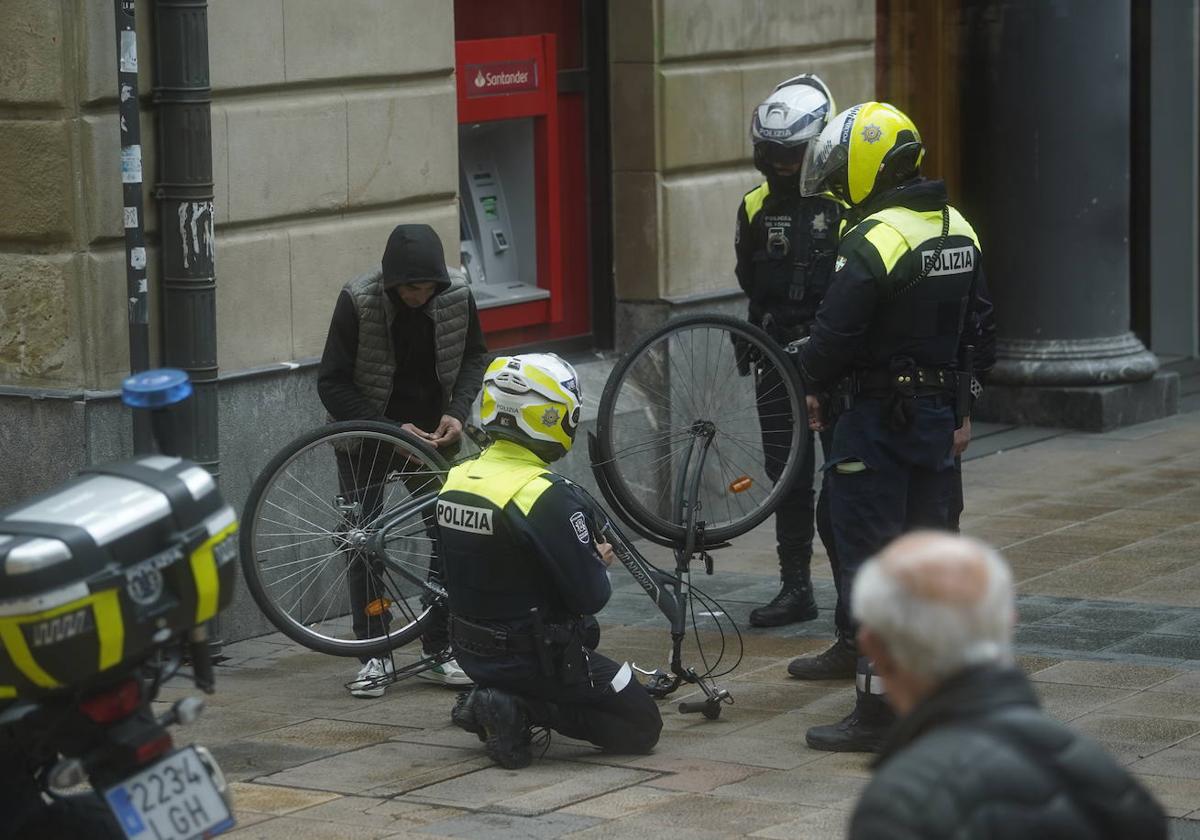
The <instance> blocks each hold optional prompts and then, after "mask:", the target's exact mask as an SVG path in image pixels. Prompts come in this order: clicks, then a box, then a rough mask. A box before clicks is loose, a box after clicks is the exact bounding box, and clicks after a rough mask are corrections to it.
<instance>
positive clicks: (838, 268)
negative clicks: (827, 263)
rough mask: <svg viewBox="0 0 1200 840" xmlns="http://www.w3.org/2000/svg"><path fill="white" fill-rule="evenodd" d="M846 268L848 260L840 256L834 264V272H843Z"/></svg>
mask: <svg viewBox="0 0 1200 840" xmlns="http://www.w3.org/2000/svg"><path fill="white" fill-rule="evenodd" d="M845 267H846V258H845V257H843V256H840V255H839V256H838V258H837V260H836V261H835V262H834V264H833V270H834V271H841V270H842V269H843V268H845Z"/></svg>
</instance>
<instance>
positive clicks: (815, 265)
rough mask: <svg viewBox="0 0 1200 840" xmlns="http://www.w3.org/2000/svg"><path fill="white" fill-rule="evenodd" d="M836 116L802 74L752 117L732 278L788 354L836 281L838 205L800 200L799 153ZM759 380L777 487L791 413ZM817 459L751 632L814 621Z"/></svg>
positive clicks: (785, 524) (790, 512)
mask: <svg viewBox="0 0 1200 840" xmlns="http://www.w3.org/2000/svg"><path fill="white" fill-rule="evenodd" d="M833 113H834V104H833V96H832V95H831V94H830V92H829V88H828V87H826V86H825V83H824V82H822V81H821V80H820V79H819V78H817V77H816V76H811V75H807V74H806V75H800V76H795V77H794V78H791V79H788V80H786V81H784V82H781V83H780V84H779V85H777V86H776V88H775V90H774V91H772V92H771V95H770V96H768V97H767V98H766V100H764V101H763V103H762V104H761V105H759V106H758V107H757V108H756V109H755V110H754V115H753V117H752V118H751V123H750V139H751V141H752V142H753V144H754V165H755V167H757V168H758V170H759V171H760V172H762V174H763V175H764V176H766V180H765V181H764V182H763V183H762V184H760V185H759V186H757V187H755V188H754V189H752V190H750V192H748V193H746V195H745V197H744V198H743V199H742V202H741V204H740V205H739V206H738V211H737V228H736V234H735V238H734V248H735V251H736V252H737V267H736V269H735V271H736V274H737V279H738V284H739V285H740V286H741V287H742V290H743V291H744V292H745V293H746V295H747V296H748V297H749V299H750V311H749V320H750V322H751V323H753V324H756V325H758V326H760V327H763V328H764V329H765V330H766V332H767V333H768V334H769V335H770V336H771V338H773V339H774V340H776V341H777V342H779V343H780V344H784V345H786V344H787V343H789V342H791V341H794V340H796V339H799V338H802V337H804V336H805V335H807V334H808V329H809V325H810V324H811V323H812V320H813V318H814V316H815V315H816V312H817V307H818V306H819V305H820V303H821V299H822V297H823V296H824V294H825V289H826V288H827V286H828V284H829V279H830V276H831V275H832V273H833V263H834V258H835V256H836V250H837V236H838V225H839V220H840V218H841V214H842V204H841V203H840V202H839V201H838V200H837V199H835V198H834V197H833V196H832V195H815V196H804V195H801V193H800V167H801V165H802V164H803V162H804V158H805V153H806V151H807V149H808V146H809V144H810V143H811V142H812V141H813V140H815V139H816V138H817V136H818V135H819V134H820V133H821V130H822V129H823V128H824V127H825V125H826V123H827V122H828V121H829V119H830V117H831V116H832V115H833ZM747 372H748V371H747ZM756 375H757V376H758V381H757V382H756V391H757V394H758V413H759V422H760V426H761V428H762V434H763V449H764V452H765V454H766V456H767V464H766V466H767V471H768V475H769V476H770V477H771V478H772V479H776V478H777V477H778V475H779V472H780V471H781V470H782V467H783V465H784V464H785V463H786V462H787V456H788V452H787V447H786V444H785V445H783V446H780V445H779V444H777V443H775V442H773V439H775V440H777V439H780V438H781V439H783V440H785V441H786V440H789V439H790V435H791V429H790V428H784V427H783V426H784V425H785V424H786V425H788V426H790V423H791V420H792V418H791V411H790V409H789V408H788V407H787V401H786V397H785V396H783V394H784V391H783V389H782V388H781V387H780V383H779V382H777V381H775V376H776V374H774V373H773V372H767V373H762V374H759V373H757V372H756ZM822 443H823V444H827V443H828V433H823V434H822ZM826 451H828V449H827V447H826ZM814 458H815V454H814V447H813V436H812V434H811V433H810V434H809V436H808V445H807V446H806V447H805V452H804V465H803V467H802V468H801V470H800V475H799V477H798V478H797V479H796V483H795V487H794V489H793V491H792V492H791V493H790V494H788V496H787V497H786V498H785V499H784V500H783V502H782V504H781V505H780V507H779V509H778V511H777V512H776V514H775V535H776V541H777V543H778V546H777V551H778V555H779V571H780V579H781V586H780V591H779V594H778V595H776V596H775V598H774V599H773V600H772V601H771V602H770V603H768V604H766V605H765V606H762V607H759V608H757V609H755V610H753V611H752V612H751V613H750V623H751V624H752V625H754V626H756V627H775V626H779V625H783V624H790V623H792V622H796V621H809V620H811V619H814V618H816V617H817V605H816V602H815V601H814V600H813V593H812V581H811V578H810V575H809V563H810V561H811V559H812V545H813V530H814V529H813V519H814V507H816V506H815V505H814V493H813V472H814V463H815V462H814ZM818 514H819V515H818V516H817V520H818V523H819V524H820V525H821V526H822V527H821V534H822V541H823V542H824V543H825V547H826V549H827V550H828V551H829V553H830V560H831V562H833V563H834V564H836V559H835V558H834V556H833V544H832V540H831V539H830V538H827V537H828V529H827V527H825V524H826V522H827V516H825V515H824V514H825V510H824V501H823V494H822V503H821V505H820V507H819V509H818Z"/></svg>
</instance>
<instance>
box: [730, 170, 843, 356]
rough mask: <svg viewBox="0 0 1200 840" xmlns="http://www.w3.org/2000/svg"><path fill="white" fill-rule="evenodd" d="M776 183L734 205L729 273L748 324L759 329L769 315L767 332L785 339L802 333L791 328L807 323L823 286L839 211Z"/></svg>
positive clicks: (770, 182) (833, 251)
mask: <svg viewBox="0 0 1200 840" xmlns="http://www.w3.org/2000/svg"><path fill="white" fill-rule="evenodd" d="M779 180H780V179H770V180H768V181H765V182H763V183H762V184H760V185H759V186H757V187H755V188H754V189H752V190H750V191H749V192H748V193H746V195H745V197H743V198H742V201H741V203H740V204H739V205H738V210H737V227H736V228H735V234H734V240H733V245H734V252H735V253H736V255H737V264H736V266H735V268H734V273H735V274H736V275H737V281H738V285H739V286H741V287H742V291H744V292H745V293H746V296H747V297H748V298H749V299H750V313H749V315H750V322H751V323H753V324H756V325H758V326H763V325H764V319H766V317H767V316H768V315H769V316H770V321H769V324H770V325H773V327H772V328H771V331H772V333H773V334H775V336H776V337H777V338H781V339H785V340H790V339H792V338H798V337H799V335H800V334H802V332H803V331H800V332H797V331H795V330H794V328H796V327H802V328H806V327H807V326H808V324H809V323H811V322H812V319H813V318H814V317H815V316H816V313H817V307H818V306H820V305H821V298H822V297H824V295H825V290H826V289H827V288H828V287H829V281H830V278H831V277H832V275H833V262H834V258H835V257H836V256H837V241H838V227H839V224H840V220H841V214H842V206H841V205H840V204H839V203H838V202H837V201H836V200H835V199H833V198H832V197H829V198H826V197H824V196H813V197H806V196H802V195H800V192H799V190H798V189H797V188H796V186H795V184H794V183H788V184H785V183H777V182H778V181H779ZM776 328H778V332H776ZM789 330H790V331H789Z"/></svg>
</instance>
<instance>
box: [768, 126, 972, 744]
mask: <svg viewBox="0 0 1200 840" xmlns="http://www.w3.org/2000/svg"><path fill="white" fill-rule="evenodd" d="M924 153H925V148H924V146H923V145H922V143H921V137H920V135H919V134H918V133H917V128H916V126H915V125H913V122H912V120H910V119H909V118H908V117H907V116H905V115H904V114H903V113H901V112H900V111H899V110H897V109H896V108H894V107H893V106H891V105H888V104H885V103H880V102H867V103H863V104H861V105H856V106H854V107H853V108H850V109H849V110H847V111H843V112H842V113H841V114H838V115H837V116H836V117H834V118H833V120H832V121H830V123H829V125H828V126H827V127H826V128H825V130H824V131H823V132H822V134H821V136H820V138H819V139H818V140H817V141H816V142H814V143H813V144H812V145H811V146H810V147H809V154H808V158H807V159H806V160H805V164H804V169H803V172H802V174H801V191H802V192H804V193H805V194H807V195H819V194H821V193H823V192H825V191H829V192H832V193H833V194H834V195H836V196H838V197H839V198H841V199H843V200H844V201H846V202H847V203H848V204H850V205H851V206H852V207H853V208H854V211H855V213H856V216H857V218H859V219H861V221H860V222H859V223H858V224H857V225H856V226H855V227H853V228H852V229H850V230H849V231H847V232H846V233H845V234H844V235H843V237H842V239H841V242H840V243H839V246H838V257H837V261H836V263H835V268H834V277H833V282H832V283H831V285H830V287H829V291H828V292H827V293H826V295H825V298H824V300H823V301H822V303H821V307H820V309H819V310H818V312H817V317H816V322H815V323H814V325H813V328H812V331H811V335H810V338H809V339H808V340H807V342H806V343H805V344H804V345H803V347H802V348H801V351H800V356H799V365H800V373H801V376H802V377H803V379H804V381H805V383H806V385H807V386H808V387H807V392H808V394H810V396H809V397H808V398H807V401H808V406H809V419H810V425H812V426H813V427H815V428H822V427H824V426H825V425H827V423H826V420H828V419H829V418H828V417H826V416H823V415H824V414H825V413H826V412H825V410H824V409H825V408H826V407H827V405H823V404H822V403H821V401H819V400H817V399H816V398H814V397H813V396H811V395H812V394H818V393H822V392H824V393H831V394H832V395H833V398H832V400H831V401H830V402H832V404H833V405H834V407H835V408H837V409H838V416H837V418H836V423H835V424H834V426H833V445H832V449H831V452H830V455H829V457H828V458H827V459H826V478H827V480H828V488H829V490H828V492H829V503H830V512H831V515H832V520H833V532H834V541H835V543H836V546H837V556H838V561H839V569H838V577H837V580H836V584H837V589H838V599H839V602H840V603H842V604H844V605H848V604H849V603H850V590H851V585H852V583H853V580H854V575H855V574H856V573H857V572H858V569H859V568H860V567H861V566H862V564H863V563H864V562H865V561H866V560H867V559H868V558H869V557H871V556H872V555H874V554H876V553H878V552H879V551H880V550H882V549H883V547H884V546H886V545H887V544H888V543H889V542H891V541H892V540H893V539H894V538H895V537H897V536H899V535H900V534H901V533H903V532H905V531H908V530H911V529H913V528H939V529H949V528H950V527H951V525H952V524H954V523H953V520H952V518H951V513H952V510H954V508H956V507H958V506H959V503H958V502H957V500H956V499H957V494H958V483H957V482H958V477H957V474H956V472H955V469H954V456H955V454H957V453H956V452H955V451H954V445H955V430H956V429H958V428H960V427H962V426H963V424H964V420H965V419H966V418H967V416H968V415H969V411H970V404H971V399H972V394H971V388H972V383H973V377H976V376H982V374H983V373H984V372H985V371H987V370H989V369H990V368H991V366H992V363H993V360H994V355H995V352H994V339H993V332H992V316H991V304H990V303H989V302H988V299H987V290H986V288H985V284H984V279H983V269H982V267H981V251H980V248H979V239H978V237H977V236H976V235H975V231H974V230H973V229H972V228H971V225H970V224H968V223H967V221H966V219H964V218H963V217H962V214H960V213H959V212H958V211H957V210H956V209H954V208H953V207H951V206H950V205H949V203H948V202H947V199H946V189H945V185H944V184H943V183H942V182H941V181H931V180H926V179H924V178H922V177H920V174H919V172H920V170H919V167H920V163H921V158H922V157H923V156H924ZM845 613H846V611H845V610H842V611H839V613H838V627H837V630H838V640H837V642H836V643H835V644H834V646H833V648H831V649H830V650H829V651H826V652H825V653H824V654H821V655H820V656H817V657H814V658H812V659H808V660H797V661H795V662H793V663H792V665H790V666H789V669H788V670H789V672H790V673H792V674H793V675H794V676H798V677H800V678H802V679H804V678H816V677H819V676H824V675H825V674H826V672H827V671H828V670H829V669H828V668H825V667H823V662H830V661H833V660H835V659H837V660H839V661H840V660H841V659H843V658H845V657H847V655H848V656H849V657H853V656H854V655H856V654H857V648H856V646H855V638H854V633H855V629H854V628H853V627H852V626H850V622H849V621H848V619H847V618H846V616H845ZM857 671H858V675H857V683H858V685H857V687H858V700H857V703H856V706H855V709H854V711H853V712H851V714H850V715H848V716H847V717H846V718H845V719H844V720H842V721H841V722H840V723H838V724H835V725H831V726H818V727H813V728H812V729H810V730H809V731H808V733H807V735H806V740H807V742H808V745H809V746H810V747H812V748H814V749H821V750H836V751H873V750H878V749H879V747H880V746H881V744H882V739H883V736H884V734H885V732H886V730H887V728H888V726H889V725H890V723H891V721H892V717H893V716H892V713H891V711H890V709H889V708H888V707H887V706H886V704H885V703H884V702H883V684H882V680H880V679H879V678H878V677H877V676H875V675H873V674H872V673H871V670H870V666H869V663H868V662H867V660H866V659H865V658H863V657H859V658H858V668H857Z"/></svg>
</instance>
